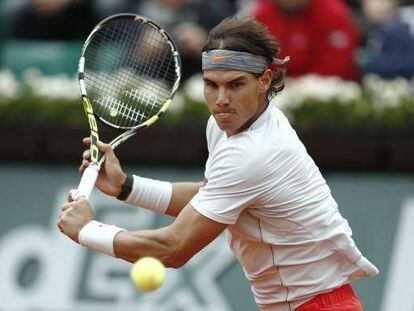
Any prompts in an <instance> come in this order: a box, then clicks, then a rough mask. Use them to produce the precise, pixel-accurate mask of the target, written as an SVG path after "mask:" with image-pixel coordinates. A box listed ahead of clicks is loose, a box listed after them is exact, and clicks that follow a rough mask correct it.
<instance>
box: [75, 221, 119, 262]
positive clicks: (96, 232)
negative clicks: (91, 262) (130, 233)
mask: <svg viewBox="0 0 414 311" xmlns="http://www.w3.org/2000/svg"><path fill="white" fill-rule="evenodd" d="M124 230H125V229H123V228H119V227H117V226H113V225H107V224H104V223H101V222H99V221H96V220H92V221H90V222H88V223H87V224H86V225H85V226H84V227H83V228H82V229H81V231H80V232H79V236H78V238H79V244H80V245H82V246H85V247H88V248H90V249H92V250H94V251H98V252H101V253H104V254H107V255H110V256H112V257H115V252H114V239H115V237H116V235H117V234H118V233H119V232H121V231H124Z"/></svg>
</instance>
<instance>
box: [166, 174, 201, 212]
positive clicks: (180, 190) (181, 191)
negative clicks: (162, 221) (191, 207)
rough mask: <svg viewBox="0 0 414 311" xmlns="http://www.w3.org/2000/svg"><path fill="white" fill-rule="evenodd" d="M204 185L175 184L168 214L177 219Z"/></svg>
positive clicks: (192, 183) (194, 183) (198, 183)
mask: <svg viewBox="0 0 414 311" xmlns="http://www.w3.org/2000/svg"><path fill="white" fill-rule="evenodd" d="M203 185H204V182H180V183H173V184H172V195H171V201H170V204H169V206H168V209H167V211H166V214H167V215H170V216H173V217H177V216H178V215H179V214H180V212H181V211H182V210H183V208H184V207H185V206H186V205H187V204H188V203H189V202H190V200H191V199H192V198H193V196H194V195H196V193H197V192H198V190H199V189H200V188H201V187H202V186H203Z"/></svg>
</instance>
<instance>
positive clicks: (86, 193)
mask: <svg viewBox="0 0 414 311" xmlns="http://www.w3.org/2000/svg"><path fill="white" fill-rule="evenodd" d="M99 168H100V167H99V166H98V165H89V166H88V167H87V168H86V169H85V171H84V172H83V175H82V178H81V181H80V183H79V186H78V190H77V191H75V192H74V193H73V192H72V193H71V196H72V199H73V200H75V201H76V200H77V199H79V198H80V197H85V198H86V199H89V198H90V196H91V193H92V190H93V188H94V187H95V183H96V179H97V178H98V174H99Z"/></svg>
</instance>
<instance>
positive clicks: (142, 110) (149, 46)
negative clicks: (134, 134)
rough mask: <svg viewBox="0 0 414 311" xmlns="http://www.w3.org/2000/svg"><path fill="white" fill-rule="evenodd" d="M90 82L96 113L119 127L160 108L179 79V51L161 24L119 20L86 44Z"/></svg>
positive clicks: (87, 83)
mask: <svg viewBox="0 0 414 311" xmlns="http://www.w3.org/2000/svg"><path fill="white" fill-rule="evenodd" d="M84 54H85V73H84V79H85V86H86V90H87V93H88V97H89V98H90V99H91V103H92V105H93V108H94V111H95V113H96V114H97V115H98V116H100V117H101V119H103V120H104V121H106V122H108V123H110V124H113V125H115V126H118V127H123V128H130V127H133V126H136V125H139V124H141V123H143V122H145V121H146V120H148V119H149V118H151V117H152V116H154V115H155V114H157V113H158V112H159V110H160V109H161V107H162V106H163V105H164V103H165V102H166V100H167V99H168V98H170V97H171V95H172V91H173V88H174V85H175V82H176V80H177V78H178V77H177V76H178V75H177V70H176V66H177V64H176V60H175V59H174V54H173V50H172V48H171V47H170V45H169V43H168V42H167V41H166V39H165V38H164V36H163V35H162V34H161V33H160V32H159V31H158V29H157V28H155V27H154V26H152V25H150V24H142V23H136V22H133V21H132V20H129V19H125V20H114V21H112V22H110V23H109V24H108V25H106V26H105V25H104V27H102V28H101V29H99V30H98V31H97V32H96V33H95V34H94V36H93V37H92V39H91V41H90V42H89V43H88V46H87V48H86V49H85V53H84Z"/></svg>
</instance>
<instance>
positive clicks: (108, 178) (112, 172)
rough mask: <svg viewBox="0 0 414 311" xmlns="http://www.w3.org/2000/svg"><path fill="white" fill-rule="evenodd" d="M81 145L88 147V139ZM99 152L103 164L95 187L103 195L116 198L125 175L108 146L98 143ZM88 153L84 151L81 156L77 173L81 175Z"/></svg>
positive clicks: (87, 162)
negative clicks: (102, 155)
mask: <svg viewBox="0 0 414 311" xmlns="http://www.w3.org/2000/svg"><path fill="white" fill-rule="evenodd" d="M82 142H83V144H84V145H85V146H87V147H89V146H90V144H91V141H90V138H88V137H87V138H84V139H83V140H82ZM98 148H99V150H100V151H101V152H102V153H104V154H105V162H104V164H103V165H102V167H101V170H100V171H99V175H98V179H97V180H96V187H97V188H98V189H99V190H100V191H102V192H103V193H105V194H107V195H110V196H113V197H116V196H118V194H119V193H120V192H121V186H122V185H123V184H124V182H125V179H126V177H127V175H126V174H125V173H124V171H123V170H122V167H121V164H120V163H119V160H118V158H117V157H116V155H115V153H114V150H113V149H112V147H111V146H110V145H108V144H104V143H102V142H100V141H99V142H98ZM89 159H90V152H89V150H85V151H84V152H83V154H82V164H81V165H80V167H79V173H80V174H81V175H82V174H83V172H84V171H85V169H86V168H87V167H88V165H89Z"/></svg>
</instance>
